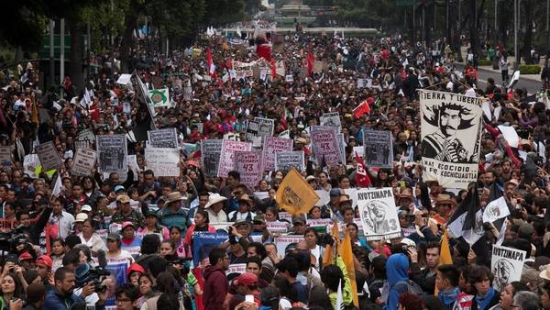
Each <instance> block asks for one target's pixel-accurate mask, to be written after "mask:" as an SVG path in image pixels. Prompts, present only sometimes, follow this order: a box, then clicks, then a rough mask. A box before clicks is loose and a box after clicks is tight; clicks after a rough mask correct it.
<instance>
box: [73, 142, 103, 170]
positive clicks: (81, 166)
mask: <svg viewBox="0 0 550 310" xmlns="http://www.w3.org/2000/svg"><path fill="white" fill-rule="evenodd" d="M96 156H97V153H96V151H94V150H90V149H83V148H80V149H77V150H76V155H75V156H74V160H73V166H72V167H71V173H72V174H73V175H81V176H89V175H92V174H93V170H94V164H95V161H96Z"/></svg>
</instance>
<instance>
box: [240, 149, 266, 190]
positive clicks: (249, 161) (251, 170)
mask: <svg viewBox="0 0 550 310" xmlns="http://www.w3.org/2000/svg"><path fill="white" fill-rule="evenodd" d="M233 169H234V170H236V171H238V172H239V173H240V174H241V183H243V184H245V185H246V186H249V187H251V188H254V187H256V186H258V182H260V180H261V179H262V173H263V170H262V153H261V152H257V151H250V152H247V151H235V155H234V164H233Z"/></svg>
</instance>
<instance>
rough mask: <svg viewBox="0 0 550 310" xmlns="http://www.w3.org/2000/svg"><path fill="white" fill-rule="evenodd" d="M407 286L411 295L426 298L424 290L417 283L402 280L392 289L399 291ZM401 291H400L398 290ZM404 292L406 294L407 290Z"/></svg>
mask: <svg viewBox="0 0 550 310" xmlns="http://www.w3.org/2000/svg"><path fill="white" fill-rule="evenodd" d="M403 286H405V287H406V291H407V292H409V293H411V294H414V295H416V296H424V295H425V294H424V291H423V290H422V288H420V286H419V285H418V284H416V282H414V281H412V280H409V279H407V280H401V281H399V282H397V283H395V285H394V286H393V288H392V289H396V290H397V289H398V288H401V287H403ZM398 291H400V290H398ZM403 292H405V290H403Z"/></svg>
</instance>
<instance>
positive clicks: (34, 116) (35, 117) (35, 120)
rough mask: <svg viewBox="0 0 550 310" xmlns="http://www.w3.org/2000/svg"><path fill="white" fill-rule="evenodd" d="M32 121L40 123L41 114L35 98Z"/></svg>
mask: <svg viewBox="0 0 550 310" xmlns="http://www.w3.org/2000/svg"><path fill="white" fill-rule="evenodd" d="M31 121H32V122H33V123H35V124H37V125H38V124H39V123H40V115H39V114H38V108H37V107H36V102H34V100H33V101H32V114H31Z"/></svg>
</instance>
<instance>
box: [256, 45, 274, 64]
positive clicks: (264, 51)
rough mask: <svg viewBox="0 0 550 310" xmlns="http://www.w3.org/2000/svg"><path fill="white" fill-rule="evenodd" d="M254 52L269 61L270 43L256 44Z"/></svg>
mask: <svg viewBox="0 0 550 310" xmlns="http://www.w3.org/2000/svg"><path fill="white" fill-rule="evenodd" d="M256 54H258V57H260V58H262V57H263V58H265V60H267V61H268V62H271V45H269V44H258V45H257V46H256Z"/></svg>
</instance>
